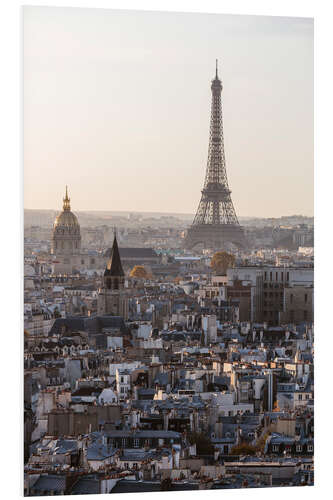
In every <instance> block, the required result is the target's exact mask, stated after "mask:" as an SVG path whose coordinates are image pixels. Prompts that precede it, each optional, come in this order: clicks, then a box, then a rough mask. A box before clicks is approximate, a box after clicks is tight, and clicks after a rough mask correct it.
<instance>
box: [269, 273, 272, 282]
mask: <svg viewBox="0 0 333 500" xmlns="http://www.w3.org/2000/svg"><path fill="white" fill-rule="evenodd" d="M269 279H270V281H272V272H270V273H269Z"/></svg>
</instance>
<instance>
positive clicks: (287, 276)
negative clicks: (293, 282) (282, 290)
mask: <svg viewBox="0 0 333 500" xmlns="http://www.w3.org/2000/svg"><path fill="white" fill-rule="evenodd" d="M287 281H289V273H287Z"/></svg>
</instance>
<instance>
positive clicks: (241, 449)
mask: <svg viewBox="0 0 333 500" xmlns="http://www.w3.org/2000/svg"><path fill="white" fill-rule="evenodd" d="M257 451H258V450H257V448H256V447H255V446H252V445H251V444H248V443H240V444H238V445H236V446H233V447H232V448H231V450H230V455H255V454H256V453H257Z"/></svg>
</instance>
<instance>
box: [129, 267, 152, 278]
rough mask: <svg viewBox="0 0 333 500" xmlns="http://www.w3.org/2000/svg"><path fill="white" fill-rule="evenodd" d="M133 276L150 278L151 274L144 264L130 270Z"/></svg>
mask: <svg viewBox="0 0 333 500" xmlns="http://www.w3.org/2000/svg"><path fill="white" fill-rule="evenodd" d="M130 277H131V278H149V277H150V274H149V273H148V271H147V270H146V269H145V267H144V266H134V267H133V269H132V271H131V272H130Z"/></svg>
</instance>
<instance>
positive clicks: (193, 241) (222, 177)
mask: <svg viewBox="0 0 333 500" xmlns="http://www.w3.org/2000/svg"><path fill="white" fill-rule="evenodd" d="M211 90H212V105H211V118H210V136H209V148H208V162H207V170H206V177H205V183H204V188H203V190H202V195H201V200H200V203H199V207H198V210H197V213H196V215H195V217H194V220H193V223H192V226H191V227H190V228H189V229H188V232H187V235H186V238H185V243H184V246H185V248H193V247H194V246H195V245H197V244H199V243H202V244H204V245H205V246H206V247H213V248H223V247H225V244H226V243H233V244H234V245H236V246H238V247H244V245H245V236H244V231H243V228H242V227H241V226H240V225H239V222H238V219H237V215H236V212H235V209H234V206H233V203H232V200H231V196H230V194H231V191H230V189H229V186H228V179H227V172H226V166H225V155H224V140H223V122H222V103H221V93H222V83H221V80H220V79H219V77H218V68H217V61H216V74H215V78H214V80H212V85H211Z"/></svg>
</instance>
